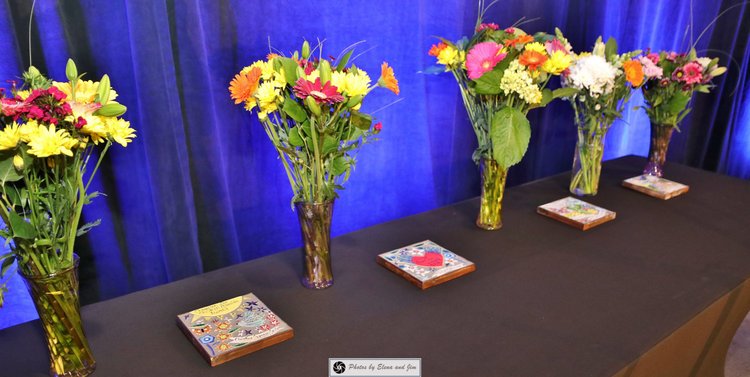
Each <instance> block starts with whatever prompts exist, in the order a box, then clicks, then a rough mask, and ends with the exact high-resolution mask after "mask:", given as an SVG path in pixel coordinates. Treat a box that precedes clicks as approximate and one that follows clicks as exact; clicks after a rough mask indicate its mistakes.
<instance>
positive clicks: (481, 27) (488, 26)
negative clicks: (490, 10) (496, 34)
mask: <svg viewBox="0 0 750 377" xmlns="http://www.w3.org/2000/svg"><path fill="white" fill-rule="evenodd" d="M484 29H492V30H497V29H500V26H498V25H497V24H496V23H492V22H490V23H487V24H479V29H477V31H482V30H484Z"/></svg>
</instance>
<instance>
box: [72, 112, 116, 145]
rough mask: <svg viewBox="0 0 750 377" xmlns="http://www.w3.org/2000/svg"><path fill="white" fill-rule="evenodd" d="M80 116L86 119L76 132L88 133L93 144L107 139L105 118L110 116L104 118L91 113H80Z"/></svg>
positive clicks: (107, 130)
mask: <svg viewBox="0 0 750 377" xmlns="http://www.w3.org/2000/svg"><path fill="white" fill-rule="evenodd" d="M81 116H82V117H83V119H84V120H85V121H86V124H85V125H84V126H83V127H81V129H79V130H78V132H80V133H82V134H85V135H89V136H90V137H91V141H92V142H93V143H94V144H99V143H101V142H103V141H107V134H108V132H109V127H107V120H108V119H111V118H104V117H100V116H96V115H92V114H82V115H81Z"/></svg>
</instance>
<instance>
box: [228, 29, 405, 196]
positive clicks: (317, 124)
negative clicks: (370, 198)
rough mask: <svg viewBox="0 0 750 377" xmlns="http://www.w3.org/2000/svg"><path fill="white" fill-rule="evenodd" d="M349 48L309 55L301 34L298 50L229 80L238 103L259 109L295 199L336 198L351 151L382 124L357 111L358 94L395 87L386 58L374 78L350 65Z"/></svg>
mask: <svg viewBox="0 0 750 377" xmlns="http://www.w3.org/2000/svg"><path fill="white" fill-rule="evenodd" d="M315 49H317V50H320V49H322V46H321V45H320V44H319V45H318V46H317V47H316V48H315ZM352 51H353V50H351V49H350V50H349V51H348V52H347V53H346V54H344V55H343V57H342V58H341V59H339V60H338V61H336V59H333V58H331V60H327V59H325V58H323V56H322V52H319V56H312V52H311V51H310V46H309V44H308V43H307V42H305V43H304V44H303V46H302V51H301V53H300V52H294V54H293V55H292V56H291V57H284V56H280V55H277V54H273V53H272V54H269V55H268V57H267V59H266V60H259V61H256V62H255V63H253V64H252V65H249V66H247V67H245V68H243V69H242V71H241V72H240V73H239V74H237V75H236V76H235V77H234V79H233V80H232V82H231V84H230V87H229V91H230V93H231V97H232V99H234V100H235V104H241V105H243V106H244V108H245V110H247V111H253V110H256V111H257V114H258V119H259V120H260V122H261V123H262V125H263V128H264V129H265V131H266V133H267V134H268V137H269V138H270V139H271V141H272V142H273V145H274V147H275V148H276V150H277V152H278V153H279V156H280V157H281V161H282V163H283V165H284V168H285V169H286V173H287V176H288V178H289V183H290V184H291V186H292V191H293V192H294V198H293V202H307V203H322V202H325V201H328V200H332V199H334V198H336V196H337V194H336V190H337V189H340V188H341V187H342V186H341V185H342V184H343V183H344V182H345V181H346V180H347V179H348V177H349V174H350V172H351V171H352V169H353V168H354V164H355V158H354V152H356V151H357V150H358V149H359V148H360V147H361V146H362V145H363V144H365V143H366V142H368V141H370V140H371V138H372V136H373V135H375V134H377V133H378V132H380V130H381V127H382V125H381V124H380V123H375V124H373V118H372V116H371V115H369V114H366V113H364V112H361V111H360V109H361V106H362V102H363V101H364V99H365V97H366V96H367V95H368V94H370V92H371V91H372V90H373V89H374V88H376V87H378V86H380V87H383V88H387V89H389V90H391V91H392V92H394V93H395V94H398V93H399V87H398V81H397V80H396V78H395V76H394V74H393V68H391V67H390V66H389V65H388V63H385V62H384V63H383V64H382V66H381V72H380V78H379V79H378V80H377V81H376V82H375V83H373V82H372V80H371V78H370V75H369V74H368V73H367V72H365V71H364V70H363V69H361V68H358V67H357V66H355V65H351V66H348V67H347V63H348V61H349V58H350V56H351V54H352ZM313 52H314V51H313Z"/></svg>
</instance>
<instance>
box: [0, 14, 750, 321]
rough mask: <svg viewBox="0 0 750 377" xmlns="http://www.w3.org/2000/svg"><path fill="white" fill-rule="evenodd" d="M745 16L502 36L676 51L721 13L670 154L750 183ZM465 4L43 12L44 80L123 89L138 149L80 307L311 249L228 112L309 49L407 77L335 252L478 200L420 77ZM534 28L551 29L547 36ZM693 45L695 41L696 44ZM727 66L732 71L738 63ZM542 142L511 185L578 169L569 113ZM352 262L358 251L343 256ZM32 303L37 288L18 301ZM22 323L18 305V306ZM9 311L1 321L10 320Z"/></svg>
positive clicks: (255, 147) (129, 153)
mask: <svg viewBox="0 0 750 377" xmlns="http://www.w3.org/2000/svg"><path fill="white" fill-rule="evenodd" d="M740 3H741V2H740V1H709V0H703V1H693V4H692V12H691V4H690V2H686V1H680V0H663V1H653V0H630V1H617V0H605V1H583V0H559V1H557V0H556V1H553V0H507V1H501V2H499V3H498V4H497V5H496V6H495V7H494V8H492V10H491V11H490V12H489V13H488V17H487V18H488V20H492V21H494V22H496V23H498V24H501V25H510V24H512V23H514V22H515V21H517V20H520V19H522V18H524V17H525V20H527V21H530V22H529V23H528V24H526V25H524V26H523V28H525V29H526V30H528V31H537V30H543V31H547V32H552V31H553V30H554V27H555V26H558V27H560V28H561V29H562V30H563V31H564V33H565V34H566V36H567V37H568V38H569V39H570V41H571V43H572V44H573V46H574V47H575V48H576V49H577V50H582V49H588V48H590V47H591V46H592V45H593V43H594V41H595V39H596V37H597V36H598V35H603V36H604V37H605V39H606V38H607V37H609V36H613V37H615V38H617V39H618V41H619V42H620V47H621V49H641V48H647V47H651V48H653V49H680V48H685V47H686V46H687V44H689V40H690V34H688V36H687V37H685V31H686V30H687V27H688V25H689V24H690V22H691V20H692V23H693V24H694V25H695V30H694V31H693V33H692V34H693V37H694V38H697V35H698V34H699V33H700V31H701V30H702V29H703V28H704V27H705V26H706V25H709V23H710V22H711V20H712V19H713V18H714V17H715V16H716V15H718V14H719V13H720V12H722V11H723V10H725V9H728V8H730V7H733V6H735V7H734V8H732V11H731V12H728V13H727V14H726V15H725V16H723V18H722V19H721V22H719V23H717V24H715V25H713V26H712V27H710V28H709V29H708V31H707V32H706V33H705V35H704V36H703V37H702V39H701V40H700V42H699V43H698V50H702V51H705V53H706V54H708V55H712V56H719V57H720V58H721V59H722V64H728V63H729V62H730V61H731V60H732V59H734V61H733V62H732V63H731V64H730V70H729V73H728V74H727V76H726V77H724V78H722V79H720V80H718V81H717V84H719V87H718V88H717V89H716V90H715V92H714V93H712V94H709V95H703V94H701V95H697V96H696V98H695V100H694V103H693V105H694V107H695V110H694V113H693V114H691V115H690V116H689V117H688V118H686V120H685V121H684V122H683V125H682V127H681V129H682V132H681V133H679V134H677V135H676V136H675V137H674V141H673V144H672V146H671V149H670V152H669V158H670V160H672V161H676V162H684V163H689V164H691V165H693V166H698V167H702V168H707V169H711V170H718V171H720V172H723V173H729V174H732V175H736V176H739V177H744V178H747V177H750V146H749V144H750V111H748V110H747V109H748V107H749V106H748V105H749V104H750V100H749V99H748V98H749V97H750V84H749V83H748V82H747V78H748V65H750V62H749V56H750V52H749V51H750V49H749V48H748V42H749V40H748V35H750V31H749V30H748V27H749V26H748V25H749V24H750V17H748V15H747V12H748V5H739V6H736V5H738V4H740ZM30 11H31V2H30V1H27V0H6V1H4V2H0V51H2V53H1V54H0V78H14V77H18V76H20V73H21V71H22V69H23V68H24V67H26V66H27V65H28V64H29V44H28V39H27V38H28V35H27V28H28V19H29V14H30ZM475 17H476V1H467V0H410V1H404V0H379V1H364V0H361V1H355V0H344V1H335V2H320V1H311V0H276V1H261V0H250V1H239V0H237V1H229V0H202V1H201V0H162V1H155V0H127V1H126V0H110V1H97V0H66V1H54V0H38V1H37V2H36V9H35V14H34V21H33V31H32V38H31V50H32V55H33V64H34V65H35V66H37V67H38V68H40V70H42V71H44V72H48V73H49V74H50V75H52V76H53V77H54V78H57V79H60V80H62V79H64V65H65V60H66V59H67V58H68V57H72V58H73V59H75V60H76V62H77V63H78V66H79V70H80V71H85V72H88V78H90V79H96V78H98V77H100V76H101V75H102V74H104V73H107V74H109V75H110V77H111V80H112V83H113V85H114V88H115V90H116V91H117V92H118V95H119V98H118V101H120V102H121V103H123V104H125V105H126V106H128V113H127V114H126V118H127V119H128V120H130V121H131V123H132V126H133V127H134V128H135V129H136V130H137V132H138V138H137V139H136V140H135V142H134V143H132V144H130V145H129V146H128V148H126V149H123V148H113V149H112V150H111V152H110V155H109V156H108V158H107V159H106V160H105V163H104V166H103V168H102V170H101V174H100V176H99V178H98V180H97V182H96V183H95V185H96V186H97V187H96V189H97V190H100V191H103V192H105V193H106V194H107V195H108V196H107V197H101V198H99V199H97V200H96V201H95V202H94V203H93V204H92V205H90V206H88V207H87V208H86V210H85V214H84V216H85V217H86V219H87V220H93V219H96V218H101V219H102V225H101V226H99V227H98V228H96V229H95V230H94V231H92V232H90V233H89V234H88V235H87V236H86V237H85V238H82V239H80V240H79V243H78V245H79V252H80V254H81V255H82V258H83V262H82V271H81V277H82V280H83V283H82V294H83V299H84V302H92V301H96V300H100V299H106V298H111V297H115V296H118V295H122V294H125V293H128V292H131V291H134V290H138V289H143V288H147V287H151V286H155V285H159V284H163V283H166V282H169V281H173V280H177V279H180V278H184V277H188V276H191V275H195V274H198V273H201V272H204V271H207V270H211V269H215V268H219V267H222V266H226V265H230V264H234V263H238V262H241V261H245V260H250V259H253V258H258V257H261V256H264V255H268V254H271V253H274V252H278V251H281V250H285V249H288V248H291V247H296V246H299V245H300V243H301V241H300V236H299V230H298V225H297V223H296V215H295V214H294V213H293V212H292V211H291V206H290V199H291V196H292V195H291V190H290V188H289V187H288V182H287V180H286V177H285V175H284V172H283V170H282V167H281V165H280V163H279V161H278V159H277V158H276V157H275V153H274V151H273V149H272V146H271V144H270V142H269V141H268V140H267V138H266V136H265V134H264V132H263V130H262V129H261V127H260V125H259V123H258V121H257V119H256V117H255V115H254V114H249V113H247V112H245V111H244V110H242V109H241V108H240V107H238V106H235V105H234V104H233V103H232V101H230V99H229V96H228V92H227V89H226V88H227V86H228V83H229V81H230V79H231V78H232V76H233V75H234V74H235V73H236V72H238V71H239V70H240V69H241V68H242V67H243V66H245V65H249V64H250V63H252V62H253V61H254V60H257V59H262V58H264V57H265V55H266V54H267V53H269V51H270V50H269V43H270V45H271V46H273V47H274V48H276V49H279V50H281V51H283V52H290V51H292V50H294V49H298V48H299V46H300V44H301V42H302V39H303V38H307V39H308V40H311V41H315V40H317V39H320V40H324V46H325V47H324V48H325V54H326V55H329V54H330V55H336V54H338V53H339V52H340V51H341V50H342V49H343V48H345V47H347V46H348V45H350V44H352V43H355V42H358V41H361V40H364V41H366V42H365V43H363V44H362V45H361V46H359V47H358V48H357V53H355V55H358V54H359V53H361V55H358V56H357V58H356V60H355V61H354V62H355V63H356V64H357V65H358V66H360V67H362V68H364V69H366V70H367V71H368V72H370V73H371V76H372V77H373V79H377V76H378V75H379V66H380V63H381V62H382V61H384V60H386V61H388V62H390V63H391V64H392V65H393V66H394V67H395V70H396V74H397V77H398V78H399V81H400V84H401V88H402V93H401V96H400V97H401V98H403V100H402V101H401V102H398V103H395V104H392V105H391V103H392V102H393V101H394V98H395V97H394V96H393V95H391V94H390V93H389V92H386V91H380V92H377V91H376V92H374V93H372V94H371V95H370V96H369V97H368V98H367V99H366V102H365V104H364V109H365V110H367V111H374V110H376V109H379V108H382V107H384V106H389V105H390V106H389V107H387V108H386V109H384V110H382V111H379V112H377V113H376V114H375V115H376V116H377V118H378V120H379V121H381V122H382V123H383V132H382V133H381V134H380V139H381V140H380V141H378V142H377V143H374V144H372V145H368V146H366V147H365V148H363V150H362V151H361V152H360V154H359V155H358V156H357V158H358V161H359V163H358V164H357V166H356V170H355V172H354V173H353V175H352V178H351V180H350V181H349V182H348V184H347V185H346V189H345V190H344V191H342V192H341V198H340V199H338V200H337V202H336V205H335V211H334V212H335V216H334V221H333V233H334V235H338V234H343V233H347V232H351V231H354V230H357V229H360V228H363V227H366V226H370V225H373V224H377V223H380V222H384V221H388V220H391V219H395V218H399V217H403V216H407V215H411V214H414V213H418V212H422V211H427V210H430V209H433V208H436V207H439V206H443V205H446V204H449V203H454V202H456V201H460V200H463V199H467V198H470V197H472V196H475V195H477V194H478V192H479V191H478V190H479V188H478V183H479V175H478V171H477V168H476V167H475V165H474V164H473V162H472V161H471V152H472V151H473V149H474V148H475V143H476V142H475V140H474V135H473V133H472V131H471V127H470V125H469V123H468V120H467V117H466V114H465V111H464V109H463V106H462V104H461V100H460V96H459V93H458V90H457V87H456V85H455V83H454V81H453V78H452V77H451V76H450V74H443V75H438V76H433V75H424V74H421V73H419V72H420V71H421V70H423V69H424V68H426V67H428V66H430V65H433V64H434V59H433V58H432V57H430V56H428V55H427V54H426V52H427V50H428V49H429V47H430V45H432V44H434V43H437V39H435V38H434V36H444V37H446V38H449V39H458V38H459V37H461V36H462V35H466V34H469V33H471V32H472V30H471V29H472V27H473V25H474V21H475ZM537 18H538V19H537ZM685 38H687V42H686V41H685ZM730 57H731V59H730ZM641 101H642V97H641V96H640V93H636V94H635V95H634V96H633V99H632V101H631V103H630V104H629V110H628V111H627V112H626V114H625V115H624V117H623V119H622V121H619V122H617V124H616V125H615V126H614V127H613V128H612V130H611V134H610V135H609V137H608V138H607V141H606V143H607V145H606V152H605V156H606V158H614V157H618V156H622V155H626V154H640V155H644V154H645V153H646V151H647V149H648V130H649V125H648V119H647V117H646V115H645V113H644V112H643V111H642V110H638V109H636V107H637V106H639V105H641V104H642V102H641ZM530 121H531V124H532V141H531V145H530V148H529V152H528V154H527V155H526V157H525V159H524V161H523V162H522V163H521V164H519V165H518V166H516V167H513V168H512V169H511V172H510V178H509V179H510V184H511V185H514V184H519V183H522V182H525V181H529V180H532V179H536V178H540V177H543V176H547V175H550V174H554V173H558V172H561V171H564V170H568V169H569V168H570V165H571V162H572V156H573V147H574V145H575V128H574V126H573V124H572V112H571V111H570V109H569V105H568V104H567V103H565V102H563V101H556V102H554V103H552V104H551V105H550V106H548V107H547V108H546V109H542V110H534V111H532V112H531V114H530ZM338 252H345V250H341V251H338ZM16 287H17V288H18V289H23V287H21V286H18V285H16ZM7 305H8V307H7V308H5V309H2V310H10V309H9V308H12V306H13V302H12V301H10V302H8V303H7ZM2 316H3V315H2V311H0V318H2Z"/></svg>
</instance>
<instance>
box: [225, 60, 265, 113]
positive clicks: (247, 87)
mask: <svg viewBox="0 0 750 377" xmlns="http://www.w3.org/2000/svg"><path fill="white" fill-rule="evenodd" d="M260 74H261V70H260V68H259V67H254V68H253V69H251V70H250V72H248V73H247V74H244V75H243V74H241V73H238V74H237V75H235V76H234V79H232V82H231V83H229V93H231V95H232V99H233V100H234V104H235V105H236V104H240V103H242V102H245V101H247V100H248V99H250V97H252V96H253V94H255V91H256V90H257V89H258V83H259V82H260Z"/></svg>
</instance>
